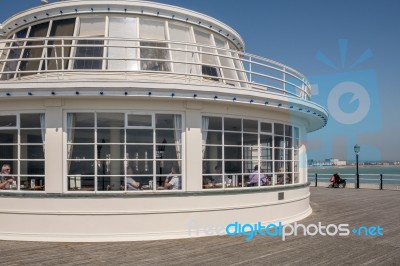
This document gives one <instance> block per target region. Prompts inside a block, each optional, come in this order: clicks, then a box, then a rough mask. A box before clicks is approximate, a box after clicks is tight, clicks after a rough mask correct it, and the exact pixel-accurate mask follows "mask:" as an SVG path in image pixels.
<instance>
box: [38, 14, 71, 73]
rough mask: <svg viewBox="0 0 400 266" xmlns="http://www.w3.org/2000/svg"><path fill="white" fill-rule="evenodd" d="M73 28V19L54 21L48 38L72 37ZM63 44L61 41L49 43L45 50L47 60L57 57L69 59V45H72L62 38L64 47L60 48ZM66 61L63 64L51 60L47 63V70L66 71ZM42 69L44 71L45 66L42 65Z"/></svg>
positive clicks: (57, 60) (67, 61) (68, 40)
mask: <svg viewBox="0 0 400 266" xmlns="http://www.w3.org/2000/svg"><path fill="white" fill-rule="evenodd" d="M74 28H75V18H70V19H61V20H54V21H53V24H52V27H51V31H50V37H72V36H73V34H74ZM62 44H63V42H62V41H61V40H56V41H49V42H48V45H49V46H50V47H49V48H47V57H48V58H58V57H62V56H64V57H69V56H70V52H71V47H70V45H71V44H72V40H71V39H67V38H64V47H61V45H62ZM52 46H60V47H52ZM68 63H69V60H68V59H64V64H63V60H62V59H52V60H48V61H47V69H48V70H61V69H68ZM42 69H46V64H43V66H42Z"/></svg>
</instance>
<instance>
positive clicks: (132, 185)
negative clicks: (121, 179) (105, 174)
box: [126, 166, 140, 190]
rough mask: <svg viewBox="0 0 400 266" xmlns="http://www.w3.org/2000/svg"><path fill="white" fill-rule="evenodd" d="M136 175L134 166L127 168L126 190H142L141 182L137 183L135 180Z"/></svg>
mask: <svg viewBox="0 0 400 266" xmlns="http://www.w3.org/2000/svg"><path fill="white" fill-rule="evenodd" d="M134 174H135V171H134V170H133V167H132V166H128V167H127V168H126V175H127V177H126V189H127V190H139V189H140V182H136V181H135V179H133V175H134Z"/></svg>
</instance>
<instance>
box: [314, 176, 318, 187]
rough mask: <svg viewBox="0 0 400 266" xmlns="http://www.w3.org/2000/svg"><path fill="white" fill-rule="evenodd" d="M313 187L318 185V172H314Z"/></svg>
mask: <svg viewBox="0 0 400 266" xmlns="http://www.w3.org/2000/svg"><path fill="white" fill-rule="evenodd" d="M315 187H318V174H317V173H315Z"/></svg>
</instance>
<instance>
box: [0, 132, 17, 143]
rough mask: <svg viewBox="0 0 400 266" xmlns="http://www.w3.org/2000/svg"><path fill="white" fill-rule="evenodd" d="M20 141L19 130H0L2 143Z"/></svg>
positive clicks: (0, 141)
mask: <svg viewBox="0 0 400 266" xmlns="http://www.w3.org/2000/svg"><path fill="white" fill-rule="evenodd" d="M11 143H18V131H17V130H0V144H11Z"/></svg>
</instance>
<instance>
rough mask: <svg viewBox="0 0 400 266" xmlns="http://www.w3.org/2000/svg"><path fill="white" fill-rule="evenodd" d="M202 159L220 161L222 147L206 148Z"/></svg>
mask: <svg viewBox="0 0 400 266" xmlns="http://www.w3.org/2000/svg"><path fill="white" fill-rule="evenodd" d="M204 159H219V160H221V161H222V146H206V147H205V152H204Z"/></svg>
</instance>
